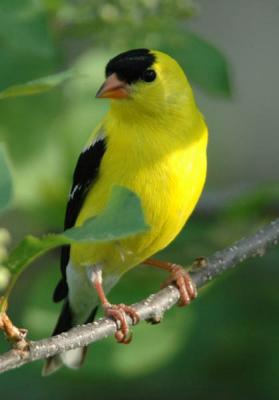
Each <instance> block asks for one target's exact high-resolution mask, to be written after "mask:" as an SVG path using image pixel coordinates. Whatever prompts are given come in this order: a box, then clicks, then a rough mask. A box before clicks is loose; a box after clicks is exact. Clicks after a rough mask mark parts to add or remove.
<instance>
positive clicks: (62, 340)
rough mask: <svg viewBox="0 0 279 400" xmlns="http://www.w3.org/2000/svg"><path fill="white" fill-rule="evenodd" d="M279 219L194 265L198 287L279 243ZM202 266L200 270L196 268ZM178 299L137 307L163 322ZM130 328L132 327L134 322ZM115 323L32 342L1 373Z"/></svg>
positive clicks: (94, 337)
mask: <svg viewBox="0 0 279 400" xmlns="http://www.w3.org/2000/svg"><path fill="white" fill-rule="evenodd" d="M278 240H279V219H277V220H275V221H273V222H271V223H270V224H269V225H267V226H265V227H264V228H262V229H260V230H259V231H258V232H257V233H256V234H255V235H253V236H250V237H249V238H247V239H242V240H240V241H238V242H236V243H234V244H233V245H232V246H229V247H227V248H225V249H224V250H221V251H218V252H216V253H215V254H213V255H212V256H210V257H208V258H207V259H204V258H201V259H198V260H197V261H196V262H195V263H194V267H195V268H194V269H193V270H192V272H191V273H190V274H191V277H192V279H193V280H194V282H195V283H196V285H197V287H198V288H201V287H202V286H204V285H205V284H206V283H207V282H208V281H210V280H211V279H213V278H215V277H216V276H218V275H220V274H222V273H223V272H225V271H226V270H227V269H229V268H232V267H234V266H235V265H236V264H238V263H241V262H243V261H245V260H246V259H248V258H251V257H255V256H263V255H264V253H265V251H266V250H267V249H268V248H269V247H271V246H275V245H277V244H278ZM197 266H200V268H197ZM178 300H179V291H178V289H177V288H176V287H175V286H173V285H170V286H168V287H166V288H164V289H163V290H161V291H160V292H158V293H156V294H154V295H151V296H150V297H149V298H148V299H146V300H144V301H142V302H140V303H137V304H135V305H134V307H135V308H136V310H137V312H138V314H139V316H140V319H141V320H146V321H148V320H149V321H150V320H152V321H155V322H156V321H160V320H161V318H162V316H163V314H164V313H165V312H166V311H167V310H169V309H170V308H171V307H173V306H174V305H175V304H176V303H177V302H178ZM127 319H128V323H129V325H132V321H131V319H129V318H127ZM115 330H116V326H115V323H114V322H113V321H112V320H111V319H109V318H102V319H100V320H98V321H96V322H93V323H90V324H87V325H83V326H78V327H75V328H73V329H71V330H70V331H69V332H66V333H63V334H61V335H57V336H54V337H50V338H47V339H42V340H38V341H30V342H29V348H28V349H27V350H26V351H24V352H20V351H18V350H15V349H13V350H10V351H8V352H7V353H5V354H3V355H1V356H0V372H4V371H8V370H10V369H13V368H17V367H20V366H21V365H24V364H27V363H30V362H32V361H35V360H39V359H44V358H46V357H49V356H52V355H54V354H57V353H61V352H63V351H66V350H70V349H73V348H76V347H80V346H86V345H88V344H90V343H92V342H96V341H98V340H101V339H104V338H106V337H108V336H111V335H113V334H114V333H115Z"/></svg>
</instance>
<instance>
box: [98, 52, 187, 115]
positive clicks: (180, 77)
mask: <svg viewBox="0 0 279 400" xmlns="http://www.w3.org/2000/svg"><path fill="white" fill-rule="evenodd" d="M96 97H97V98H109V99H111V100H112V108H114V109H116V110H117V111H124V112H126V113H127V112H129V113H131V112H132V113H138V112H139V111H141V112H143V113H145V114H155V113H161V114H162V113H164V112H168V111H169V109H170V108H171V107H177V106H179V105H181V104H187V103H192V101H193V95H192V91H191V87H190V85H189V83H188V81H187V78H186V76H185V74H184V72H183V70H182V69H181V68H180V66H179V65H178V63H177V62H176V61H175V60H174V59H173V58H171V57H170V56H168V55H167V54H164V53H162V52H159V51H154V50H148V49H135V50H130V51H127V52H125V53H121V54H119V55H118V56H116V57H115V58H113V59H111V60H110V61H109V62H108V64H107V66H106V80H105V82H104V84H103V85H102V86H101V88H100V89H99V91H98V92H97V95H96Z"/></svg>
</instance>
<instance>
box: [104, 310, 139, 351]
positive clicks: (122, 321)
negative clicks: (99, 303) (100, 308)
mask: <svg viewBox="0 0 279 400" xmlns="http://www.w3.org/2000/svg"><path fill="white" fill-rule="evenodd" d="M104 309H105V314H106V316H107V317H111V318H113V319H114V321H115V322H116V325H117V327H118V329H117V331H116V332H115V338H116V340H117V342H118V343H123V344H129V343H130V342H131V340H132V333H131V332H130V328H129V325H128V323H127V318H126V316H127V315H128V316H129V317H131V319H132V321H133V325H136V324H137V323H138V322H139V320H140V318H139V316H138V313H137V312H136V310H135V309H134V308H133V307H130V306H126V305H125V304H107V305H105V306H104Z"/></svg>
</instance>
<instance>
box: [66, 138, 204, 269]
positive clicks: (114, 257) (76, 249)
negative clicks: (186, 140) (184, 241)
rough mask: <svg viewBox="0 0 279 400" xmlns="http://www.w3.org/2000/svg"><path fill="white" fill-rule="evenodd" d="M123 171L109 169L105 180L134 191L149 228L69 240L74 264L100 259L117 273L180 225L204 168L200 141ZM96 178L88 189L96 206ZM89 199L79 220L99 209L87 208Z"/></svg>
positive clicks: (139, 259) (197, 190)
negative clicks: (116, 236) (103, 238)
mask: <svg viewBox="0 0 279 400" xmlns="http://www.w3.org/2000/svg"><path fill="white" fill-rule="evenodd" d="M116 170H118V171H119V170H120V169H119V168H118V169H116ZM127 171H129V169H128V170H127V169H126V171H125V173H123V174H119V176H116V175H113V174H112V177H111V181H110V182H111V186H112V185H113V184H120V185H124V186H126V187H127V188H129V189H130V190H132V191H134V192H135V193H136V194H137V195H138V196H139V198H140V199H141V203H142V208H143V211H144V215H145V219H146V222H147V223H148V225H149V226H150V229H149V230H148V231H147V232H145V233H142V234H138V235H136V236H134V237H131V238H128V239H125V240H120V241H115V242H109V243H103V244H101V243H100V244H94V245H93V244H82V245H80V244H79V245H73V246H72V250H71V259H72V261H73V263H74V265H79V266H86V265H90V264H91V265H92V264H94V263H102V265H104V273H105V274H106V273H108V274H116V275H121V274H122V273H124V272H126V271H127V270H128V269H130V268H132V267H134V266H135V265H137V264H139V263H140V262H142V261H144V259H146V258H148V257H150V256H151V255H152V254H154V253H156V252H157V251H159V250H161V249H162V248H164V247H165V246H167V245H168V244H169V243H170V242H171V241H172V240H173V239H174V238H175V237H176V236H177V234H178V233H179V232H180V230H181V229H182V227H183V225H184V224H185V222H186V221H187V219H188V217H189V216H190V214H191V213H192V211H193V209H194V207H195V205H196V203H197V201H198V198H199V196H200V193H201V191H202V188H203V185H204V181H205V174H206V155H205V145H204V143H200V144H196V146H193V147H192V148H190V149H189V148H187V150H185V151H182V150H181V151H179V152H175V153H174V154H172V155H171V156H169V157H168V159H164V160H162V162H161V163H157V164H155V165H153V166H150V165H149V166H148V170H145V169H144V168H138V169H137V170H136V171H135V169H131V170H130V173H127ZM101 179H102V177H100V180H99V181H98V182H97V183H96V187H94V190H93V191H92V196H94V198H95V203H96V204H97V208H99V207H100V205H101V203H104V202H105V200H104V199H105V197H106V195H105V194H104V193H101V191H100V189H99V188H104V185H102V184H101ZM104 179H106V178H105V177H104ZM106 180H107V179H106ZM98 183H99V185H98ZM93 192H94V193H93ZM98 196H99V200H98ZM102 196H103V200H101V198H102ZM92 204H93V205H94V201H92V200H91V201H90V198H88V199H87V201H86V203H85V205H84V207H83V210H82V213H81V215H80V218H79V220H78V223H79V224H80V223H82V222H83V221H84V220H85V219H87V218H89V217H90V216H92V215H96V214H97V213H98V212H99V210H97V209H96V210H93V209H92ZM93 208H94V207H93Z"/></svg>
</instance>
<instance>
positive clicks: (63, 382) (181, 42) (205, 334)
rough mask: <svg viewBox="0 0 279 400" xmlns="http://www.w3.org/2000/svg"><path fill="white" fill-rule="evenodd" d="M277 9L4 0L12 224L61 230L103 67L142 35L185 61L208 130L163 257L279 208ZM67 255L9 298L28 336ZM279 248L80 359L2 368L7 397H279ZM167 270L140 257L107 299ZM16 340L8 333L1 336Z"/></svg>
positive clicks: (96, 109)
mask: <svg viewBox="0 0 279 400" xmlns="http://www.w3.org/2000/svg"><path fill="white" fill-rule="evenodd" d="M278 17H279V6H278V2H277V1H276V0H274V1H271V0H269V1H267V2H265V3H263V2H261V1H259V0H258V1H252V0H248V1H246V2H245V4H244V2H241V1H240V0H238V1H235V2H229V1H221V0H212V1H210V2H208V1H206V0H199V1H197V2H193V1H191V0H184V1H183V0H173V1H170V0H169V1H168V0H162V1H159V0H149V1H148V0H137V1H128V0H126V1H124V0H111V1H101V0H71V1H70V0H68V1H66V0H1V2H0V49H1V53H0V54H1V57H0V141H3V142H4V143H5V145H6V148H7V150H8V153H9V155H10V159H11V163H12V165H13V176H14V180H15V191H16V193H15V200H14V206H13V208H12V209H11V210H10V211H7V212H6V213H5V214H3V215H1V221H0V225H1V226H2V227H6V228H8V229H9V231H10V233H11V236H12V245H15V244H16V243H17V242H18V241H19V240H20V239H21V238H22V237H23V236H24V235H25V234H28V233H32V234H38V235H40V234H43V233H45V232H56V231H61V229H62V224H63V218H64V216H63V213H64V209H65V202H66V197H67V193H68V190H69V186H70V181H71V174H72V170H73V167H74V164H75V162H76V159H77V156H78V153H79V151H80V149H81V148H83V145H84V143H85V141H86V139H87V137H88V135H89V134H90V132H91V131H92V129H93V128H94V126H95V125H96V123H97V122H98V121H99V120H100V119H101V117H102V115H104V113H105V111H106V109H107V106H108V105H107V104H106V102H101V101H97V100H95V98H94V96H95V93H96V90H97V89H98V87H99V86H100V84H101V83H102V80H103V71H104V66H105V64H106V62H107V61H108V60H109V58H111V57H112V56H114V55H115V54H117V53H119V52H120V51H123V50H126V49H129V48H135V47H150V48H158V49H160V50H163V51H166V52H168V53H169V54H170V55H172V56H173V57H175V58H176V59H177V60H178V61H179V62H180V63H181V65H182V66H183V68H184V69H185V71H186V73H187V75H188V77H189V79H190V81H191V82H192V84H193V87H194V90H195V93H196V97H197V101H198V103H199V105H200V108H201V109H202V111H203V113H204V115H205V117H206V120H207V122H208V124H209V130H210V141H209V150H208V154H209V169H208V181H207V185H206V189H205V191H204V194H203V197H202V199H201V202H200V205H199V207H198V209H197V211H196V212H195V213H194V215H193V217H192V219H191V221H190V222H189V223H188V224H187V228H186V229H184V231H183V232H182V233H181V235H180V236H179V237H178V238H177V240H176V241H175V242H174V243H173V244H172V245H171V246H170V247H169V248H168V249H166V250H165V251H164V252H162V254H160V257H161V258H163V259H167V260H171V261H174V262H178V263H182V264H184V265H187V264H189V263H191V262H192V261H193V259H194V258H196V257H197V256H201V255H203V256H206V255H210V254H211V253H212V252H214V251H216V250H217V249H221V248H222V247H224V246H226V245H228V244H230V243H232V241H234V240H237V239H239V238H240V237H242V236H244V235H248V234H250V233H252V232H254V231H255V230H256V229H258V227H260V226H261V225H263V224H264V223H266V222H268V221H270V220H271V219H272V218H275V217H276V216H278V210H279V206H278V204H279V203H278V200H279V184H278V169H279V165H278V164H279V162H278V146H279V137H278V111H277V110H278V99H277V96H278V91H279V84H278V82H279V81H278V76H277V75H278V65H279V54H278V52H276V51H275V49H277V48H278V43H277V41H278V34H279V25H278ZM62 71H70V72H69V75H70V76H71V77H70V79H65V82H63V84H62V85H59V86H57V87H55V88H54V87H53V88H51V90H49V91H48V92H46V93H42V94H37V95H35V96H29V97H28V96H22V97H5V96H4V95H3V93H4V90H5V89H7V88H8V87H10V86H12V85H18V84H23V83H25V82H28V81H30V80H35V79H39V78H42V77H45V76H50V75H53V74H56V73H59V72H62ZM64 78H65V76H62V77H61V76H60V78H58V81H59V82H60V80H61V83H62V81H64ZM50 86H52V85H50ZM53 86H55V85H53ZM1 93H2V96H1ZM1 97H2V98H1ZM58 258H59V253H58V251H56V252H52V253H51V254H49V255H48V256H46V257H44V258H42V259H40V260H39V261H38V262H36V263H34V265H33V266H32V267H30V268H29V269H28V270H27V271H26V272H25V273H24V275H23V276H22V277H21V279H20V280H19V282H18V284H17V286H16V288H15V290H14V293H13V296H12V298H11V304H10V316H11V317H12V318H13V320H14V322H15V323H16V324H17V325H18V326H24V327H26V328H28V330H29V337H30V338H31V339H38V338H42V337H46V336H48V335H49V334H50V333H51V330H52V328H53V325H54V323H55V321H56V318H57V315H58V313H59V309H60V305H54V304H52V302H51V295H52V291H53V288H54V286H55V284H56V282H57V280H58V277H59V268H58ZM278 262H279V254H278V250H272V251H270V252H269V253H268V254H267V255H265V256H264V258H262V259H253V260H251V261H249V262H247V263H246V265H242V266H241V267H239V268H236V269H235V270H233V271H232V272H229V273H226V274H225V275H224V276H223V277H221V278H219V279H218V280H217V281H216V282H214V283H212V284H210V285H208V287H207V288H206V289H204V290H203V291H202V292H201V293H200V296H199V298H198V299H197V300H196V301H195V302H194V303H193V304H192V305H191V307H189V309H187V310H186V309H178V308H175V309H173V310H171V311H170V312H169V313H168V314H167V315H166V316H165V319H164V321H163V322H162V323H161V324H160V325H157V326H152V327H151V326H149V325H147V324H143V323H142V324H141V325H140V326H139V327H137V328H135V329H134V340H133V342H132V343H131V344H130V345H129V346H120V345H117V344H116V343H115V341H114V340H113V339H112V338H110V339H107V340H104V341H102V342H99V343H96V344H94V345H92V346H91V347H90V351H89V354H88V358H87V360H86V363H85V365H84V367H83V368H82V369H81V370H79V371H74V372H73V371H69V370H66V369H63V370H61V371H60V372H59V373H57V374H55V375H53V376H51V377H49V378H47V379H46V378H45V379H43V378H41V376H40V369H41V366H42V364H41V363H40V362H37V363H35V364H31V365H27V366H25V367H23V368H20V369H19V370H16V371H11V372H9V373H6V374H4V375H2V376H1V377H0V388H1V393H5V396H6V397H7V398H9V399H18V398H19V397H21V398H22V397H23V398H25V397H26V398H28V399H49V398H52V399H54V400H56V399H59V400H62V399H75V398H77V397H81V396H82V397H83V399H87V398H88V399H93V398H99V399H107V398H111V397H113V398H114V399H128V398H131V397H133V398H134V399H140V398H143V397H146V398H151V399H168V398H170V397H171V396H172V397H174V398H175V397H178V396H179V397H183V398H187V399H211V398H214V399H224V398H225V399H235V398H239V399H242V398H245V399H250V398H253V399H262V398H265V399H276V400H277V399H278V396H279V368H278V364H279V335H278V331H279V319H278V310H279V307H278V280H279V270H278ZM162 279H164V274H163V273H160V272H158V271H153V270H152V269H150V267H140V268H138V269H136V270H135V271H132V272H130V273H128V274H127V275H126V276H125V277H124V278H123V279H122V281H121V282H120V283H119V285H118V286H117V287H116V288H115V289H114V290H113V291H112V293H111V299H112V300H113V301H116V302H119V301H121V302H122V301H123V302H128V303H132V302H136V301H138V300H140V299H142V298H143V297H144V296H147V295H148V294H150V293H152V292H153V291H156V290H157V289H158V288H159V286H160V282H161V281H162ZM131 288H133V289H132V290H131ZM7 349H8V345H7V343H6V342H5V340H4V338H3V337H2V336H1V337H0V351H1V352H3V351H5V350H7Z"/></svg>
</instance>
